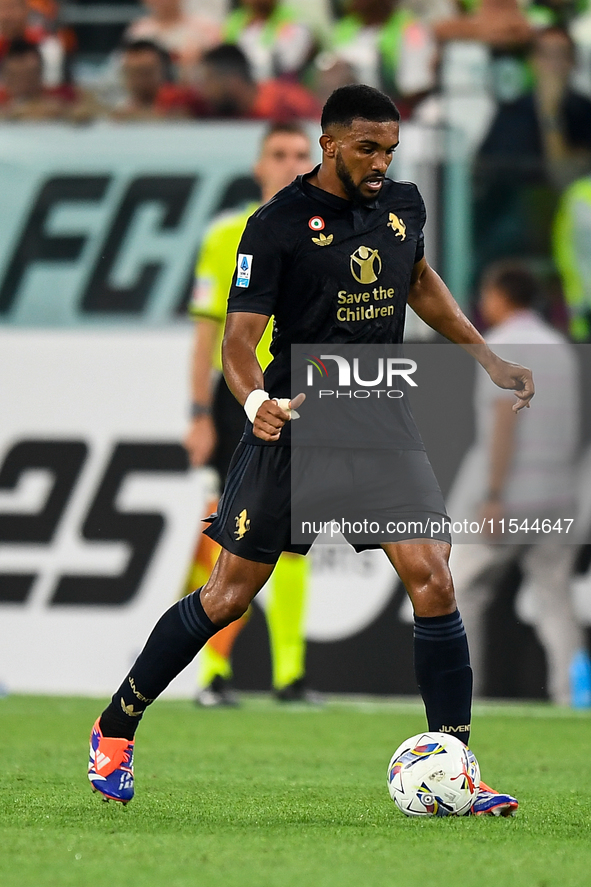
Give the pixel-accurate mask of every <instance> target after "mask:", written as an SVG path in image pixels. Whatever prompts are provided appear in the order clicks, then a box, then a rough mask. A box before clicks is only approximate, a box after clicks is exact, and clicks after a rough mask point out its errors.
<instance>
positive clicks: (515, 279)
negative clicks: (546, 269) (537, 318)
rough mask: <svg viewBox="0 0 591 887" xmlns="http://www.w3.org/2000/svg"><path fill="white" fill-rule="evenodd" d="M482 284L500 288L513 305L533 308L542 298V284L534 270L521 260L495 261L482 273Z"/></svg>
mask: <svg viewBox="0 0 591 887" xmlns="http://www.w3.org/2000/svg"><path fill="white" fill-rule="evenodd" d="M482 286H483V287H485V286H494V287H495V288H496V289H500V290H501V291H502V292H503V293H504V294H505V296H506V297H507V299H508V300H509V301H510V302H511V304H512V305H515V306H517V307H519V308H532V307H533V306H534V305H535V304H536V303H537V302H539V300H540V295H541V291H540V284H539V283H538V279H537V278H536V277H535V275H534V274H532V272H531V271H530V270H529V269H528V268H526V267H525V265H522V264H521V263H520V262H517V261H513V260H510V259H508V260H504V261H500V262H495V263H494V264H492V265H489V267H488V268H487V269H486V270H485V272H484V274H483V275H482Z"/></svg>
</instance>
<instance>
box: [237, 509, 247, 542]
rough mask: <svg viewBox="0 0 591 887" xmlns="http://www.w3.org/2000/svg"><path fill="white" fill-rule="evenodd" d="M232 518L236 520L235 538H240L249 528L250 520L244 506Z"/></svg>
mask: <svg viewBox="0 0 591 887" xmlns="http://www.w3.org/2000/svg"><path fill="white" fill-rule="evenodd" d="M234 520H235V521H236V539H242V538H243V536H244V535H245V533H248V531H249V530H250V520H249V518H248V513H247V511H246V508H243V509H242V511H241V512H240V514H239V515H238V517H236V518H234Z"/></svg>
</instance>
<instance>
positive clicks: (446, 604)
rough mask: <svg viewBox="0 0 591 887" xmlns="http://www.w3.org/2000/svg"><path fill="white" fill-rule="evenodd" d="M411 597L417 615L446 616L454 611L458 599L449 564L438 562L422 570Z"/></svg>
mask: <svg viewBox="0 0 591 887" xmlns="http://www.w3.org/2000/svg"><path fill="white" fill-rule="evenodd" d="M411 598H412V602H413V607H414V611H415V613H416V614H417V616H444V615H445V614H446V613H452V612H453V611H454V610H455V608H456V600H455V595H454V588H453V583H452V580H451V574H450V572H449V569H448V567H447V564H443V563H441V564H436V565H432V566H430V567H429V568H427V569H424V570H422V571H421V575H420V576H418V577H417V581H416V583H415V585H414V588H413V592H412V593H411Z"/></svg>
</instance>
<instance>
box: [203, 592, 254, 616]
mask: <svg viewBox="0 0 591 887" xmlns="http://www.w3.org/2000/svg"><path fill="white" fill-rule="evenodd" d="M253 596H254V595H252V594H251V593H250V590H249V589H247V588H245V587H244V586H242V585H230V586H226V587H225V588H224V589H222V590H220V589H212V590H209V589H207V587H206V588H205V589H204V591H203V592H202V596H201V600H202V603H203V605H204V607H205V609H206V612H207V615H208V616H209V618H210V619H211V621H212V622H214V623H215V624H216V625H220V626H226V625H229V624H230V622H235V621H236V619H240V617H241V616H243V615H244V613H246V611H247V610H248V607H249V604H250V602H251V600H252V598H253Z"/></svg>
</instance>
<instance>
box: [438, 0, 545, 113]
mask: <svg viewBox="0 0 591 887" xmlns="http://www.w3.org/2000/svg"><path fill="white" fill-rule="evenodd" d="M523 5H524V4H523V3H520V2H519V0H475V2H465V3H462V4H460V6H461V7H463V8H464V9H467V10H468V14H463V15H456V16H453V17H452V18H449V19H444V20H442V21H439V22H436V23H435V25H434V31H435V34H436V36H437V38H438V39H439V41H440V42H441V43H451V44H452V46H451V47H449V48H448V49H447V51H446V52H444V58H443V64H444V66H448V65H450V64H451V65H455V66H458V65H461V64H462V59H463V57H464V56H465V54H466V53H469V52H470V50H471V49H472V51H474V44H475V43H479V44H481V45H482V49H483V50H484V49H485V48H486V52H485V53H484V64H485V66H486V69H487V70H486V79H487V90H489V91H490V92H491V93H492V95H493V96H494V97H495V98H496V99H498V100H499V101H501V102H507V101H514V100H515V99H517V98H518V97H519V96H520V95H523V93H524V92H526V91H527V90H528V89H529V88H530V87H531V83H532V77H531V72H530V70H529V67H528V64H527V54H528V51H529V43H530V41H531V39H532V37H533V34H534V27H533V24H532V22H530V21H529V19H528V16H527V15H526V11H525V10H524V9H523ZM458 41H464V42H469V44H470V45H469V46H466V47H462V48H461V49H459V48H458ZM450 52H451V55H450ZM458 53H459V54H458ZM450 74H451V79H452V80H453V79H455V78H457V72H455V71H454V72H449V71H448V72H447V76H446V74H445V73H444V79H447V80H449V78H450ZM454 74H455V78H454Z"/></svg>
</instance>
